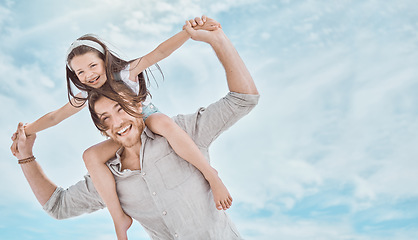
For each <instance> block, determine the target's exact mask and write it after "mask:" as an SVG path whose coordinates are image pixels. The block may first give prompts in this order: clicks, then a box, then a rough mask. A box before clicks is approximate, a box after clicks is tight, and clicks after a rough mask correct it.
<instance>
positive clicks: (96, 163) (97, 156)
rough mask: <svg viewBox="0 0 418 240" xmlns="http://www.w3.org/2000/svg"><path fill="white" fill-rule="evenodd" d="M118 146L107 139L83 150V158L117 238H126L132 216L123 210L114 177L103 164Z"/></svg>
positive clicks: (113, 154) (112, 155)
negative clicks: (111, 221)
mask: <svg viewBox="0 0 418 240" xmlns="http://www.w3.org/2000/svg"><path fill="white" fill-rule="evenodd" d="M119 148H120V145H119V144H118V143H116V142H114V141H113V140H111V139H109V140H106V141H103V142H101V143H98V144H96V145H94V146H92V147H90V148H88V149H87V150H86V151H84V153H83V160H84V164H85V165H86V168H87V170H88V171H89V174H90V176H91V180H92V181H93V184H94V187H95V188H96V190H97V192H98V193H99V195H100V197H101V198H102V199H103V201H104V203H105V204H106V206H107V209H108V210H109V213H110V215H111V216H112V219H113V224H114V225H115V230H116V235H117V238H118V240H122V239H123V240H124V239H127V238H128V236H127V231H128V229H129V227H130V226H131V225H132V218H131V217H130V216H128V215H126V213H125V212H124V211H123V209H122V207H121V205H120V201H119V198H118V195H117V193H116V183H115V178H114V177H113V174H112V173H111V172H110V170H109V168H108V167H107V166H106V164H105V163H106V162H107V161H108V160H109V159H111V158H112V157H114V156H115V153H116V151H117V150H118V149H119Z"/></svg>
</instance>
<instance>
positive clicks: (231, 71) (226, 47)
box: [185, 21, 258, 95]
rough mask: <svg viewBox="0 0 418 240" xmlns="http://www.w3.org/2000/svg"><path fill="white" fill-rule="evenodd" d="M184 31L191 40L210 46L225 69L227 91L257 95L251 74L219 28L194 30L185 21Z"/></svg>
mask: <svg viewBox="0 0 418 240" xmlns="http://www.w3.org/2000/svg"><path fill="white" fill-rule="evenodd" d="M185 29H186V31H187V32H188V33H189V34H190V36H191V38H192V39H194V40H196V41H202V42H206V43H209V44H210V45H211V46H212V48H213V50H214V51H215V53H216V55H217V57H218V59H219V61H220V62H221V63H222V65H223V67H224V69H225V73H226V79H227V82H228V88H229V91H231V92H237V93H244V94H254V95H257V94H258V91H257V88H256V86H255V83H254V81H253V78H252V77H251V74H250V73H249V71H248V69H247V67H246V66H245V64H244V62H243V61H242V59H241V57H240V56H239V54H238V52H237V50H236V49H235V47H234V46H233V44H232V43H231V41H230V40H229V39H228V37H227V36H226V35H225V33H224V32H223V31H222V29H221V28H220V29H218V30H215V31H205V30H194V29H193V28H192V27H191V25H190V22H188V21H187V22H186V25H185Z"/></svg>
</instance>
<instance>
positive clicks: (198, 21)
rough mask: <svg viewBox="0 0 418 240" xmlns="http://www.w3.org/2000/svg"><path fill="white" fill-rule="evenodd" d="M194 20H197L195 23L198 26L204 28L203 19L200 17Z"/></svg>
mask: <svg viewBox="0 0 418 240" xmlns="http://www.w3.org/2000/svg"><path fill="white" fill-rule="evenodd" d="M194 20H195V22H196V23H197V24H199V25H200V26H202V25H203V21H202V19H201V18H200V17H195V18H194Z"/></svg>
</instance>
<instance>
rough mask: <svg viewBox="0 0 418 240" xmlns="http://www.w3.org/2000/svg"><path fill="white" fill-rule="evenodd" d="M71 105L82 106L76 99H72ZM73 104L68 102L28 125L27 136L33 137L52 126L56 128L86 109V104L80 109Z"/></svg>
mask: <svg viewBox="0 0 418 240" xmlns="http://www.w3.org/2000/svg"><path fill="white" fill-rule="evenodd" d="M76 97H81V93H79V94H77V95H76ZM71 103H72V104H74V105H76V106H77V105H80V104H81V103H80V102H78V101H77V100H75V99H74V98H73V99H71ZM71 103H69V102H68V103H67V104H65V105H64V106H62V107H61V108H59V109H57V110H55V111H52V112H49V113H47V114H45V115H43V116H42V117H40V118H39V119H38V120H36V121H34V122H33V123H29V124H27V125H26V127H25V132H26V135H31V134H33V133H37V132H40V131H42V130H45V129H47V128H50V127H52V126H55V125H57V124H58V123H60V122H62V121H63V120H64V119H67V118H69V117H71V116H72V115H74V114H76V113H78V112H79V111H80V110H81V109H83V108H84V107H85V104H83V105H82V106H80V107H75V106H73V105H72V104H71Z"/></svg>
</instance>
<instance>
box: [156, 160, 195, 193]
mask: <svg viewBox="0 0 418 240" xmlns="http://www.w3.org/2000/svg"><path fill="white" fill-rule="evenodd" d="M155 166H156V168H157V169H158V173H159V174H160V175H161V179H163V182H164V185H165V187H166V188H167V189H173V188H175V187H177V186H179V185H181V184H182V183H184V182H185V181H187V179H188V178H189V177H190V175H191V174H192V167H191V166H190V164H189V163H188V162H186V160H184V159H182V158H180V157H179V156H177V154H175V153H174V152H171V153H170V154H168V155H167V156H165V157H163V158H161V159H159V160H157V161H156V162H155Z"/></svg>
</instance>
